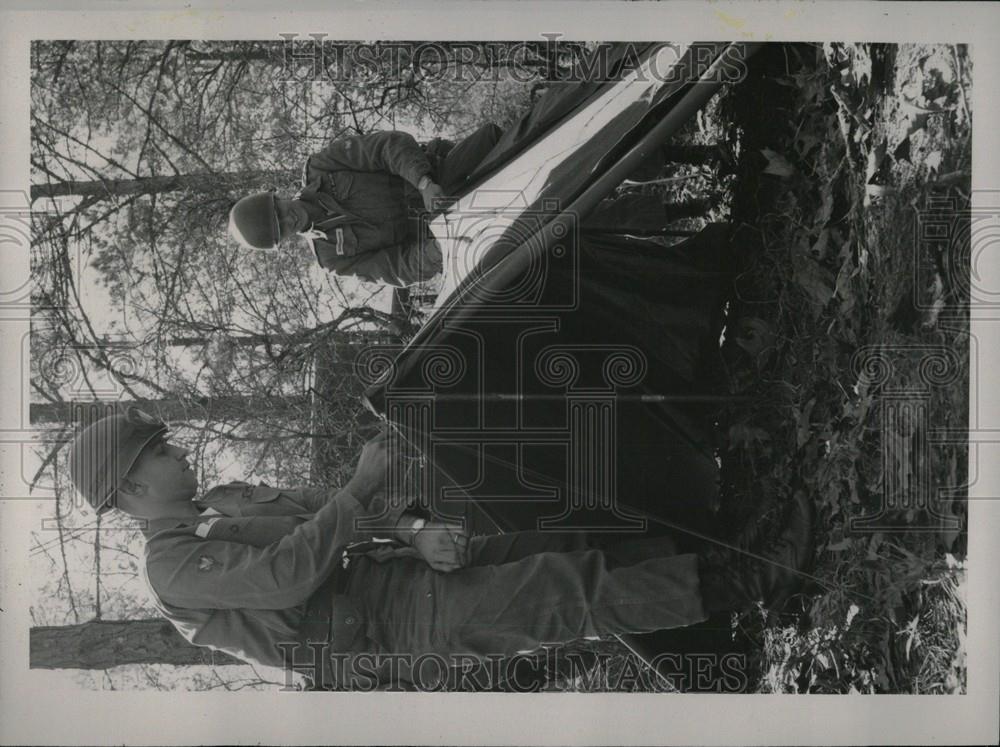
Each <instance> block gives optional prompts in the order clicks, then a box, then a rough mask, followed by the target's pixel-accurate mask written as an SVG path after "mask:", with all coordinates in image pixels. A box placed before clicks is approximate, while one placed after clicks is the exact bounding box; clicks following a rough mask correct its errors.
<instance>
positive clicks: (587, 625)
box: [70, 408, 811, 687]
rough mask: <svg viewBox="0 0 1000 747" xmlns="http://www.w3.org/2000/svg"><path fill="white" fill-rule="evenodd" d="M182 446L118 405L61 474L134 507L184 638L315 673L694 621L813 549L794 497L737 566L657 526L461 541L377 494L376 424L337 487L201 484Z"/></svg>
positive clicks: (765, 585)
mask: <svg viewBox="0 0 1000 747" xmlns="http://www.w3.org/2000/svg"><path fill="white" fill-rule="evenodd" d="M187 455H188V452H187V450H185V449H183V448H181V447H179V446H177V445H175V444H172V443H171V442H170V440H169V438H168V434H167V428H166V426H165V425H164V424H163V423H162V422H160V421H159V420H158V419H156V418H154V417H151V416H149V415H146V414H145V413H143V412H141V411H139V410H137V409H135V408H130V409H129V410H127V411H126V412H125V413H122V414H115V415H111V416H109V417H106V418H104V419H102V420H99V421H97V422H95V423H93V424H92V425H90V426H88V427H87V428H85V429H84V430H82V431H81V432H80V433H79V434H78V435H77V436H76V438H75V439H74V442H73V444H72V447H71V453H70V473H71V476H72V479H73V483H74V485H75V486H76V487H77V489H78V490H79V491H80V493H82V494H83V496H84V497H85V498H86V499H87V501H88V503H90V505H91V506H92V507H93V508H94V509H95V510H97V511H105V510H107V509H108V508H111V507H114V508H117V509H119V510H121V511H124V512H125V513H126V514H129V515H130V516H132V517H133V518H135V519H139V520H141V522H142V524H143V533H144V535H145V537H146V547H145V559H144V572H145V575H146V578H147V581H148V584H149V586H150V589H151V591H152V592H153V595H154V598H155V600H156V603H157V606H158V607H159V609H160V611H161V612H162V614H163V615H164V616H165V617H166V618H167V619H169V620H170V621H171V622H172V623H173V625H174V626H175V627H176V628H177V630H178V631H179V632H180V633H181V634H182V635H183V636H184V637H185V638H186V639H187V640H188V641H190V642H191V643H193V644H195V645H199V646H206V647H209V648H211V649H216V650H221V651H224V652H226V653H229V654H231V655H233V656H236V657H238V658H240V659H243V660H245V661H249V662H252V663H261V664H265V665H272V666H286V667H292V668H298V669H300V670H304V671H305V672H306V673H307V674H308V675H309V676H310V677H311V678H312V679H313V680H314V682H315V683H316V684H317V685H319V686H324V687H330V686H336V687H344V686H351V687H370V686H371V685H372V682H371V678H372V677H376V678H377V677H378V676H380V672H379V671H378V666H377V665H376V666H375V667H374V668H373V667H372V666H368V667H367V668H366V669H365V671H358V670H356V669H344V668H343V666H341V664H340V662H342V661H343V659H340V660H338V659H336V657H335V656H333V655H334V654H338V655H348V656H350V657H354V656H356V655H357V654H359V653H361V652H364V653H366V654H370V655H374V656H386V657H388V658H387V659H375V660H374V661H376V662H385V663H386V664H387V665H388V666H389V667H390V669H392V668H393V667H395V671H396V673H397V676H402V677H407V676H409V677H412V676H413V675H414V674H416V675H418V676H419V672H415V671H410V672H407V670H406V665H407V663H408V659H407V658H406V657H415V658H416V659H417V660H419V659H420V657H421V656H425V655H436V656H438V657H441V658H444V659H445V661H449V660H448V659H447V658H446V657H452V660H454V663H455V664H456V665H459V664H460V665H461V666H463V667H465V666H467V665H468V663H469V661H470V657H471V659H472V660H473V661H488V660H489V659H490V657H495V656H498V655H500V656H514V655H515V654H517V653H519V652H521V651H524V650H529V649H534V648H537V647H539V646H541V645H543V644H546V643H558V642H568V641H571V640H574V639H577V638H580V637H585V636H599V635H607V634H614V633H629V632H633V633H637V632H648V631H652V630H657V629H661V628H671V627H679V626H685V625H690V624H693V623H696V622H700V621H702V620H704V619H705V618H706V616H707V613H708V612H711V611H714V610H724V609H725V610H728V609H735V608H741V607H745V606H748V605H749V604H751V603H752V602H753V601H754V600H756V599H768V600H770V601H775V600H777V599H779V598H782V597H784V596H786V595H787V594H788V593H789V592H790V590H791V588H792V586H793V583H794V581H795V576H796V573H797V571H798V570H799V569H800V568H801V567H802V566H803V564H804V563H805V561H806V560H807V559H808V557H809V555H810V554H811V553H810V544H809V540H810V520H809V517H810V511H809V508H808V503H807V502H806V503H803V502H801V501H800V503H799V506H798V507H797V508H798V511H797V512H796V513H795V514H794V515H793V517H792V520H791V521H790V522H789V524H788V528H787V529H786V530H785V532H784V534H783V535H782V537H781V539H780V541H779V543H778V545H777V546H776V547H775V548H773V549H771V550H769V551H763V552H764V556H765V557H767V558H768V559H769V561H770V562H769V563H766V564H764V565H763V566H760V565H758V566H747V565H745V564H742V565H741V564H740V563H737V562H736V561H737V560H739V558H738V557H736V556H734V555H733V554H732V553H726V552H721V551H715V552H706V553H704V554H701V555H694V554H690V553H686V554H677V553H676V549H675V546H674V544H673V542H672V541H671V540H670V538H667V537H652V538H646V539H630V540H629V541H628V542H627V543H620V544H617V545H610V546H605V547H598V546H595V545H594V544H593V543H592V541H591V540H590V539H588V538H586V537H584V536H582V535H580V534H579V533H569V534H559V533H551V532H517V533H511V534H506V535H498V536H494V537H477V538H474V539H472V540H470V539H469V538H468V536H467V535H466V533H465V532H464V531H463V529H462V528H461V527H459V526H456V525H454V524H448V523H445V522H442V521H437V520H434V519H432V518H427V517H425V516H421V515H418V514H417V513H416V512H413V511H411V510H408V508H407V507H406V506H394V505H391V502H389V501H387V500H386V498H385V491H384V488H385V484H384V478H385V474H386V470H387V468H388V459H389V458H390V455H389V454H388V451H387V447H386V439H385V437H384V436H383V437H379V438H376V439H374V440H373V441H371V442H369V443H368V444H367V445H366V446H365V448H364V450H363V451H362V454H361V458H360V460H359V462H358V467H357V469H356V471H355V474H354V476H353V477H352V478H351V479H350V481H348V483H347V485H345V486H344V487H343V488H342V489H340V490H326V489H322V488H290V489H286V488H271V487H269V486H266V485H259V486H253V485H250V484H248V483H231V484H229V485H224V486H220V487H217V488H214V489H212V490H209V491H208V492H207V493H204V494H201V495H199V494H198V481H197V479H196V478H195V476H194V473H193V471H192V469H191V465H190V463H189V462H188V460H187ZM365 520H368V521H367V522H366V521H365ZM371 520H374V523H373V522H372V521H371ZM366 525H367V526H375V527H376V529H371V530H365V529H362V527H364V526H366ZM761 552H762V551H757V556H758V557H760V553H761ZM317 646H318V647H319V650H321V651H325V653H326V655H325V656H323V657H320V660H319V661H317V660H316V655H315V654H316V650H317ZM290 650H291V651H292V656H291V659H289V658H288V653H289V651H290ZM296 652H298V653H299V656H296V655H295V653H296ZM302 652H305V653H306V660H305V661H303V659H302V656H301V654H302ZM310 654H311V656H310ZM400 655H402V656H403V659H402V660H401V659H400V658H399V657H400ZM350 661H353V659H350ZM401 666H402V668H400V667H401ZM422 684H424V685H426V684H427V683H422Z"/></svg>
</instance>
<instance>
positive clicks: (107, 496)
mask: <svg viewBox="0 0 1000 747" xmlns="http://www.w3.org/2000/svg"><path fill="white" fill-rule="evenodd" d="M166 432H167V426H166V425H165V424H164V423H163V422H162V421H160V420H159V419H157V418H155V417H153V416H152V415H149V414H148V413H145V412H143V411H142V410H140V409H139V408H138V407H129V408H128V409H127V410H126V411H125V412H124V413H118V414H115V415H108V416H107V417H104V418H101V419H100V420H98V421H96V422H94V423H92V424H91V425H89V426H87V427H86V428H84V429H83V430H82V431H80V432H79V433H78V434H77V435H76V437H75V438H74V439H73V443H72V445H71V447H70V452H69V473H70V479H72V481H73V485H74V486H76V489H77V490H78V491H79V492H80V494H81V495H82V496H83V497H84V498H85V499H86V501H87V503H89V504H90V505H91V507H92V508H93V509H94V510H95V511H97V513H99V514H100V513H103V512H104V511H107V510H108V509H109V508H111V507H112V506H113V505H114V503H115V497H116V491H117V490H118V485H119V484H120V483H121V481H122V479H123V478H124V477H125V476H126V475H127V474H128V471H129V470H130V469H132V467H133V465H134V464H135V462H136V460H137V459H138V458H139V454H141V453H142V450H143V449H144V448H145V447H146V446H147V445H148V444H149V443H150V442H151V441H153V440H154V439H156V438H157V436H161V435H162V434H164V433H166Z"/></svg>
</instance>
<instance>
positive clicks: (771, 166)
mask: <svg viewBox="0 0 1000 747" xmlns="http://www.w3.org/2000/svg"><path fill="white" fill-rule="evenodd" d="M760 152H761V154H763V156H764V158H766V159H767V166H766V167H765V169H764V173H765V174H772V175H774V176H780V177H787V176H791V175H792V174H794V173H795V167H794V166H792V164H790V163H789V162H788V160H787V159H786V158H785V157H784V156H783V155H781V154H780V153H777V152H775V151H773V150H771V149H770V148H762V149H761V151H760Z"/></svg>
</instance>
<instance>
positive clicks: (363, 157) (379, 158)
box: [229, 124, 500, 286]
mask: <svg viewBox="0 0 1000 747" xmlns="http://www.w3.org/2000/svg"><path fill="white" fill-rule="evenodd" d="M499 137H500V130H499V128H497V127H496V125H493V124H487V125H485V126H483V127H481V128H479V129H478V130H477V131H475V132H474V133H473V134H472V135H470V136H469V137H468V138H466V139H465V140H463V141H462V142H461V143H459V144H457V145H453V144H452V143H450V142H448V141H444V140H440V139H439V140H436V141H432V143H431V144H429V146H428V148H426V149H425V148H422V147H421V146H420V145H418V144H417V142H416V140H414V139H413V137H412V136H411V135H408V134H407V133H405V132H395V131H387V132H375V133H371V134H367V135H356V136H354V137H347V138H342V139H339V140H335V141H334V142H332V143H331V144H330V145H329V146H327V147H326V148H324V149H323V150H321V151H320V152H318V153H315V154H313V155H312V156H311V157H310V158H309V159H307V160H306V163H305V165H304V166H303V169H302V188H301V190H300V191H299V192H298V194H296V195H295V196H294V197H293V198H292V199H285V198H282V197H279V196H277V195H276V194H275V193H274V192H259V193H257V194H253V195H249V196H247V197H244V198H243V199H241V200H240V201H239V202H237V203H236V204H235V205H234V206H233V208H232V210H231V211H230V214H229V233H230V235H231V236H232V237H233V238H234V239H236V241H237V242H239V243H240V244H241V245H242V246H244V247H247V248H252V249H274V248H276V247H277V246H278V244H279V243H280V242H281V241H283V240H284V239H286V238H288V237H289V236H293V235H296V234H297V235H300V236H302V237H303V238H304V239H306V241H307V242H308V243H309V245H310V247H311V248H312V251H313V253H314V254H315V256H316V259H317V261H318V262H319V264H320V265H321V266H322V267H324V268H325V269H327V270H330V271H331V272H335V273H337V274H338V275H354V276H357V277H359V278H361V279H362V280H367V281H370V282H378V283H385V284H388V285H393V286H407V285H412V284H413V283H417V282H421V281H424V280H429V279H430V278H432V277H433V276H434V275H435V274H437V273H439V272H440V271H441V268H442V258H441V249H440V247H439V246H438V243H437V241H436V240H435V239H434V237H433V236H432V235H431V234H430V232H429V231H428V230H427V228H426V222H425V221H422V220H421V213H422V212H424V211H432V212H433V211H434V210H435V209H437V208H436V201H437V200H438V198H440V197H442V195H443V194H444V192H443V190H442V187H441V186H440V185H439V182H442V183H443V184H444V185H445V186H446V187H448V188H449V189H452V188H454V187H455V185H456V184H457V183H458V182H459V181H460V180H461V178H462V177H463V175H467V174H469V173H471V171H472V170H473V168H474V167H475V166H476V165H477V164H478V163H479V161H480V160H481V159H482V157H483V156H485V155H486V153H487V152H488V151H489V150H490V149H491V148H492V147H493V145H495V144H496V142H497V140H498V139H499Z"/></svg>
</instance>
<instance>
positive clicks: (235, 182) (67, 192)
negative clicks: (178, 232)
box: [31, 169, 298, 202]
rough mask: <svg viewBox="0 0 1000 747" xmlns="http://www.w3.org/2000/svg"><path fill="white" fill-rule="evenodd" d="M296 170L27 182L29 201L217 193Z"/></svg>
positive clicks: (262, 182)
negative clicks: (39, 182) (29, 186)
mask: <svg viewBox="0 0 1000 747" xmlns="http://www.w3.org/2000/svg"><path fill="white" fill-rule="evenodd" d="M297 174H298V171H296V170H294V169H279V170H276V171H229V172H225V173H221V174H209V173H194V174H179V175H174V176H146V177H141V178H139V179H103V180H96V181H59V182H52V183H46V184H32V185H31V200H32V202H34V201H35V200H37V199H40V198H42V197H49V198H51V197H68V196H76V197H99V198H109V197H122V196H127V195H136V194H150V195H151V194H162V193H164V192H176V191H180V190H186V191H188V192H217V191H221V190H224V189H226V188H230V187H239V188H241V189H244V188H247V187H254V186H264V185H266V184H269V183H272V182H274V181H275V180H277V179H282V178H294V177H295V176H296V175H297Z"/></svg>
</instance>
